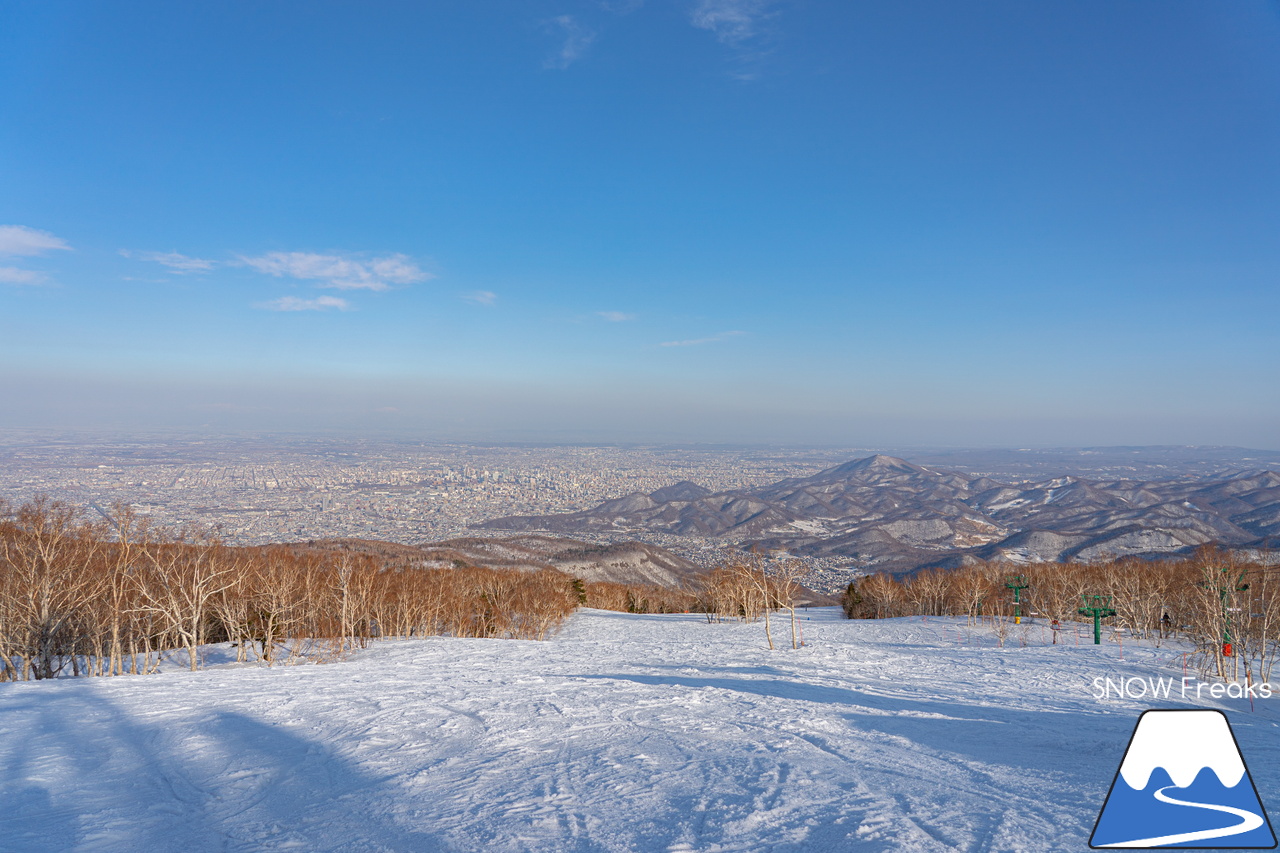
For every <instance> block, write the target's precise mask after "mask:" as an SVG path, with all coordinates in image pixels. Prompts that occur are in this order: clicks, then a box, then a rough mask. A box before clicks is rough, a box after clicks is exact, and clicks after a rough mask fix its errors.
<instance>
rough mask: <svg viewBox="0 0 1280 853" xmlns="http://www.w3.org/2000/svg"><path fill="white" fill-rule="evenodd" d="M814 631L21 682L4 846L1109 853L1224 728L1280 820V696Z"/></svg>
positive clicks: (606, 633) (1146, 655) (947, 638)
mask: <svg viewBox="0 0 1280 853" xmlns="http://www.w3.org/2000/svg"><path fill="white" fill-rule="evenodd" d="M805 615H806V617H807V619H806V621H804V622H803V623H802V624H803V627H804V631H805V637H806V640H807V641H808V643H809V644H808V645H807V646H806V647H805V648H803V649H800V650H799V651H793V650H791V649H790V648H789V647H788V648H781V649H779V650H778V651H773V652H770V651H768V650H767V649H765V648H764V642H763V640H764V637H763V627H762V625H761V624H759V623H756V624H750V625H746V624H739V623H726V624H708V623H707V622H706V620H705V619H704V618H702V617H701V616H697V615H673V616H640V615H630V614H622V613H611V612H604V611H590V610H588V611H582V612H579V613H577V614H575V615H574V616H573V617H571V619H570V620H569V622H568V624H567V626H566V628H565V630H564V631H563V632H562V633H561V634H560V635H559V636H557V637H556V638H555V639H553V640H551V641H548V642H541V643H539V642H525V641H516V640H477V639H453V638H443V637H440V638H429V639H422V640H388V641H383V642H380V643H377V644H374V645H372V646H370V647H369V648H368V649H366V650H363V651H360V652H358V653H356V654H354V655H353V656H352V657H351V658H350V659H348V660H345V661H341V662H337V663H328V664H321V665H314V664H313V665H302V666H277V667H275V668H271V669H266V668H261V667H243V666H241V667H236V666H225V667H214V668H211V669H207V670H205V671H202V672H198V673H190V672H182V671H178V670H177V669H176V667H175V668H173V669H172V670H171V671H166V672H163V673H161V674H159V675H153V676H128V677H122V678H114V679H109V678H93V679H85V678H81V679H59V680H56V681H46V682H31V683H16V684H3V685H0V733H2V735H3V736H2V738H0V850H6V851H10V850H13V851H28V850H30V851H56V850H82V851H95V852H96V851H131V853H132V851H182V853H197V851H214V850H218V851H222V850H229V851H241V850H243V851H250V850H254V851H256V850H300V851H318V850H333V851H338V850H341V851H374V850H379V851H381V850H397V851H400V850H405V851H436V850H442V851H443V850H459V851H481V850H483V851H521V850H530V851H534V850H536V851H542V850H565V851H597V850H607V851H615V850H616V851H691V850H706V851H754V850H806V851H810V850H811V851H841V850H856V851H864V850H865V851H879V850H883V851H935V850H966V851H978V850H1026V851H1036V853H1042V851H1056V850H1068V851H1074V850H1086V849H1088V848H1087V844H1088V842H1087V839H1088V837H1089V834H1090V832H1091V831H1092V829H1093V823H1094V820H1095V818H1096V817H1097V814H1098V811H1099V809H1100V808H1101V806H1102V803H1103V800H1104V798H1105V797H1106V794H1107V790H1108V788H1109V786H1110V785H1111V781H1112V779H1113V777H1114V775H1115V773H1116V770H1117V768H1118V766H1119V764H1120V760H1121V758H1122V757H1123V754H1124V749H1125V745H1126V743H1127V742H1128V739H1129V735H1130V734H1131V732H1132V731H1133V727H1134V724H1135V723H1136V721H1137V719H1138V715H1139V714H1140V713H1141V711H1143V710H1144V709H1146V708H1149V707H1165V708H1169V707H1201V708H1220V709H1222V710H1224V711H1226V712H1227V714H1228V717H1229V718H1230V720H1231V723H1232V726H1233V728H1234V730H1235V734H1236V737H1237V739H1238V740H1239V742H1240V745H1241V748H1242V749H1243V751H1244V756H1245V760H1246V762H1247V763H1248V765H1249V769H1250V771H1251V773H1252V775H1253V778H1254V781H1255V783H1256V785H1257V788H1258V792H1259V794H1260V795H1261V796H1262V800H1263V803H1264V804H1267V803H1268V802H1269V801H1270V803H1271V805H1272V809H1273V811H1276V812H1280V796H1277V792H1278V791H1280V728H1277V722H1280V708H1278V707H1277V704H1278V703H1280V700H1277V699H1271V700H1255V706H1256V710H1255V711H1251V710H1250V708H1249V703H1248V701H1247V700H1242V699H1222V700H1219V701H1213V700H1210V699H1209V698H1208V694H1207V692H1206V694H1205V699H1204V700H1202V701H1199V702H1197V701H1196V700H1195V699H1194V698H1193V697H1192V698H1189V699H1188V700H1187V701H1181V700H1179V699H1178V698H1177V696H1176V692H1175V696H1174V698H1173V699H1172V700H1159V701H1152V700H1141V699H1129V698H1123V699H1118V698H1115V697H1113V698H1111V699H1097V698H1095V691H1094V688H1093V679H1094V678H1095V677H1100V676H1111V677H1112V678H1113V679H1114V678H1120V677H1124V678H1131V677H1140V678H1147V677H1156V676H1160V677H1175V678H1176V677H1181V674H1182V670H1181V656H1180V654H1178V653H1177V651H1176V650H1171V649H1169V648H1165V649H1150V648H1134V647H1131V646H1125V648H1124V649H1123V650H1121V649H1119V648H1117V646H1115V645H1114V644H1112V645H1106V646H1102V647H1097V648H1095V647H1093V646H1091V645H1085V644H1084V643H1087V642H1088V640H1090V639H1091V637H1090V636H1089V632H1088V631H1087V630H1086V631H1082V632H1081V639H1082V644H1081V645H1079V646H1076V645H1075V644H1074V643H1075V636H1074V633H1068V634H1067V636H1066V637H1065V638H1064V639H1065V640H1066V644H1065V645H1058V646H1051V645H1046V643H1047V641H1048V640H1047V638H1048V636H1049V632H1048V631H1047V630H1045V629H1044V627H1043V626H1038V625H1037V626H1030V627H1027V628H1025V631H1024V630H1023V629H1016V628H1015V629H1014V630H1013V632H1012V633H1011V635H1010V637H1009V640H1008V645H1007V647H1005V648H998V647H997V646H996V642H995V638H994V636H993V635H992V633H991V632H990V629H988V628H976V627H975V628H968V627H966V626H965V625H964V620H962V619H961V620H952V619H928V620H922V619H920V618H919V617H913V618H910V619H892V620H881V621H845V620H843V619H842V618H840V614H839V611H838V610H834V609H824V610H815V611H810V612H809V613H807V614H805ZM775 633H776V635H777V639H778V640H779V641H780V642H781V643H785V642H786V638H785V634H786V631H785V620H779V622H778V623H777V624H776V625H775ZM1023 634H1025V638H1024V636H1023ZM1024 639H1025V641H1026V642H1027V643H1028V645H1026V646H1022V645H1020V644H1021V642H1023V640H1024ZM1121 653H1123V655H1124V659H1123V661H1122V660H1121V659H1120V654H1121Z"/></svg>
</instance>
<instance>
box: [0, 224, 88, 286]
mask: <svg viewBox="0 0 1280 853" xmlns="http://www.w3.org/2000/svg"><path fill="white" fill-rule="evenodd" d="M58 250H62V251H70V250H71V247H70V246H68V245H67V243H66V241H65V240H63V239H62V238H61V237H55V236H54V235H52V234H50V233H49V232H48V231H37V230H36V229H35V228H28V227H27V226H25V225H0V257H5V256H9V257H15V258H30V257H35V256H37V255H43V254H44V253H45V252H53V251H58ZM48 282H49V276H47V275H45V274H44V273H42V272H38V271H36V270H24V269H20V268H19V267H0V284H37V285H38V284H47V283H48Z"/></svg>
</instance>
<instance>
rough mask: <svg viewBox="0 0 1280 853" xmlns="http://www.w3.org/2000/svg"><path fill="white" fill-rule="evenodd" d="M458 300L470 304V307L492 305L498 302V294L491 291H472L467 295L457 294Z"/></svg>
mask: <svg viewBox="0 0 1280 853" xmlns="http://www.w3.org/2000/svg"><path fill="white" fill-rule="evenodd" d="M458 298H459V299H461V300H463V301H464V302H470V303H471V304H472V305H492V304H493V303H495V302H497V301H498V294H496V293H494V292H493V291H491V290H472V291H469V292H467V293H459V294H458Z"/></svg>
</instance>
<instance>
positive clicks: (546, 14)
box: [0, 0, 1280, 449]
mask: <svg viewBox="0 0 1280 853" xmlns="http://www.w3.org/2000/svg"><path fill="white" fill-rule="evenodd" d="M1277 59H1280V4H1277V3H1276V2H1272V0H1253V2H1240V3H1234V4H1230V5H1226V6H1213V7H1210V6H1204V5H1203V4H1197V3H1192V2H1170V3H1163V4H1158V5H1156V4H1147V5H1141V4H1122V5H1115V4H1093V5H1083V6H1082V5H1080V4H1078V3H1067V2H1048V3H1042V4H1036V5H1034V6H1025V5H1019V4H1000V3H997V4H988V5H985V6H980V7H962V6H956V5H954V4H949V3H945V2H941V0H922V2H918V3H903V4H885V5H854V4H807V3H801V2H794V0H679V2H656V1H655V0H647V2H646V0H626V1H625V2H621V1H620V0H532V2H529V3H523V4H515V5H505V4H499V3H492V2H477V3H466V4H425V5H415V6H410V7H405V6H399V5H396V6H385V7H384V6H377V5H375V6H372V7H359V8H356V7H351V6H348V5H344V4H334V3H307V4H299V3H289V2H283V3H277V4H271V5H270V6H261V5H259V4H252V3H247V2H238V3H231V4H224V5H222V6H219V7H216V8H215V7H207V6H198V5H197V6H187V5H175V4H168V3H162V2H159V0H152V1H151V2H143V3H138V4H132V5H130V6H129V7H128V8H108V7H104V6H100V5H97V4H91V3H87V2H72V3H67V4H59V5H57V6H48V5H45V4H24V5H19V4H10V5H8V6H6V7H5V8H4V9H3V10H0V114H3V115H4V116H5V120H4V122H3V124H2V125H0V400H3V404H2V405H0V428H10V429H15V428H48V429H116V430H150V429H158V430H209V431H219V430H230V431H240V432H295V431H303V432H305V431H319V432H326V433H335V434H349V435H353V436H354V435H364V434H375V435H420V436H423V437H426V438H430V439H433V440H435V439H448V440H459V441H494V440H505V441H542V440H548V439H556V440H561V441H567V442H582V441H585V442H606V443H607V442H657V443H687V442H699V443H711V444H765V445H789V446H801V445H809V444H814V445H824V446H868V447H870V446H891V447H904V446H923V447H990V448H995V447H1007V448H1017V447H1082V446H1124V445H1208V446H1236V447H1244V448H1259V449H1272V448H1277V447H1280V445H1278V444H1277V442H1280V438H1278V436H1280V392H1278V391H1277V387H1280V386H1278V385H1277V382H1276V379H1277V376H1276V373H1277V371H1276V368H1277V366H1278V363H1280V358H1278V356H1277V347H1276V334H1275V331H1274V321H1273V320H1272V319H1271V318H1272V317H1274V316H1275V315H1276V314H1277V309H1278V308H1280V287H1277V281H1276V271H1277V270H1280V241H1277V240H1276V238H1275V235H1276V234H1277V233H1280V158H1277V157H1276V154H1275V152H1276V151H1280V62H1278V61H1277ZM557 437H558V438H557Z"/></svg>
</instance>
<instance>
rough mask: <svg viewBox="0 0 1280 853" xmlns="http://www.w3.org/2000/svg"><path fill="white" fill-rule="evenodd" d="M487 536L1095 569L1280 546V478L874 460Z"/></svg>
mask: <svg viewBox="0 0 1280 853" xmlns="http://www.w3.org/2000/svg"><path fill="white" fill-rule="evenodd" d="M690 487H692V488H690ZM476 527H478V528H483V529H488V530H516V531H533V530H539V531H547V532H551V533H557V534H573V533H585V532H590V533H596V534H600V533H610V534H626V535H631V536H635V537H643V536H644V535H646V534H649V535H653V534H661V535H673V536H681V537H696V538H704V539H706V538H711V539H719V540H728V541H732V542H733V543H734V544H739V545H742V546H755V547H760V548H764V549H778V550H784V551H788V552H790V553H793V554H797V555H801V556H810V557H840V558H847V559H850V560H852V561H854V562H856V563H858V564H859V565H862V566H864V567H866V568H869V569H884V570H889V571H910V570H913V569H918V568H921V567H925V566H934V565H936V566H941V567H947V566H955V565H960V564H962V563H964V562H967V561H973V560H977V559H1003V560H1008V561H1011V562H1040V561H1082V562H1089V561H1093V560H1098V559H1103V558H1106V557H1123V556H1143V557H1153V556H1172V555H1176V554H1179V553H1187V552H1189V551H1191V550H1194V549H1195V548H1196V547H1199V546H1201V545H1207V544H1214V545H1220V546H1224V547H1229V548H1266V547H1267V546H1268V545H1269V542H1270V540H1271V539H1272V538H1277V537H1280V473H1277V472H1276V471H1273V470H1269V469H1267V470H1255V471H1241V472H1237V473H1234V474H1231V475H1227V476H1218V477H1198V478H1186V477H1179V478H1172V479H1166V480H1156V479H1136V480H1125V479H1092V478H1088V477H1083V476H1071V475H1067V476H1059V477H1053V478H1049V479H1045V480H1040V481H1036V482H1022V483H1002V482H1000V481H998V480H995V479H993V478H991V477H988V476H984V475H980V474H966V473H961V472H957V471H948V470H945V469H940V468H937V467H934V466H924V465H917V464H915V463H912V462H909V461H907V460H905V459H901V458H899V457H894V456H887V455H884V454H876V455H872V456H868V457H865V458H862V459H855V460H850V461H848V462H844V463H841V464H839V465H835V466H832V467H829V468H826V469H823V470H821V471H818V472H817V473H815V474H812V475H810V476H807V477H791V478H787V479H783V480H779V481H778V482H776V483H772V484H769V485H765V486H761V487H757V488H752V489H736V490H728V491H723V492H716V493H712V492H710V491H709V490H707V489H704V488H702V487H700V486H697V485H696V484H692V483H688V482H687V481H686V482H682V483H679V484H675V485H674V486H667V487H663V488H662V489H658V490H656V491H654V492H651V493H649V494H644V493H635V494H632V495H626V496H624V497H622V498H616V499H614V500H610V501H605V502H603V503H601V504H599V505H597V506H596V507H593V508H591V509H587V510H580V511H578V512H572V513H562V514H558V515H541V516H508V517H504V518H497V519H491V520H488V521H485V522H483V523H482V524H479V525H476Z"/></svg>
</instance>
